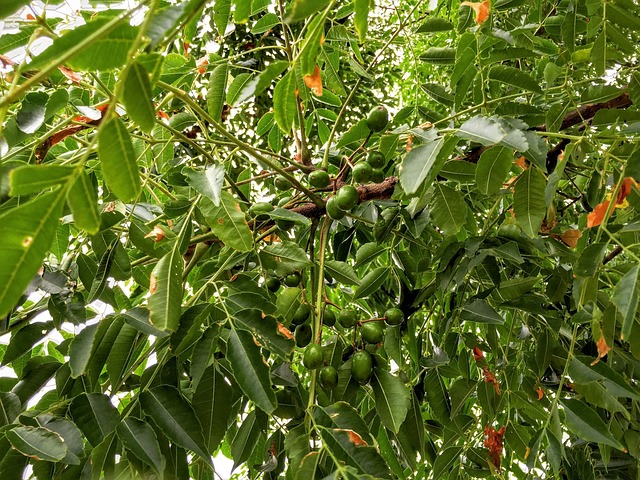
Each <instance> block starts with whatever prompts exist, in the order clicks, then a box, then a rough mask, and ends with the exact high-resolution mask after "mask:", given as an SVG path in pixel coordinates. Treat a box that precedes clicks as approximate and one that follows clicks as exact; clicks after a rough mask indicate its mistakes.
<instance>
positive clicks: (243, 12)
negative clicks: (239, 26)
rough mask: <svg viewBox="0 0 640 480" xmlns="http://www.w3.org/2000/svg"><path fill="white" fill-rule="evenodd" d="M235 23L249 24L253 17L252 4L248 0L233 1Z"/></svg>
mask: <svg viewBox="0 0 640 480" xmlns="http://www.w3.org/2000/svg"><path fill="white" fill-rule="evenodd" d="M233 5H234V10H233V21H234V22H235V23H247V21H248V20H249V16H250V15H251V2H247V1H246V0H233Z"/></svg>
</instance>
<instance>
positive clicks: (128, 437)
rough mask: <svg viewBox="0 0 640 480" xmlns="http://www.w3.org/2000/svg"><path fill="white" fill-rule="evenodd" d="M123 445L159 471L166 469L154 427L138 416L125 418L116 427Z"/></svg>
mask: <svg viewBox="0 0 640 480" xmlns="http://www.w3.org/2000/svg"><path fill="white" fill-rule="evenodd" d="M116 433H117V434H118V438H119V439H120V441H121V442H122V445H123V446H124V447H125V448H126V449H127V450H130V451H131V452H132V453H133V454H134V455H135V456H136V457H138V458H139V459H140V460H142V461H143V462H144V463H146V464H147V465H149V466H150V467H152V468H153V469H154V470H155V471H156V472H157V473H159V474H160V473H161V472H162V471H163V470H164V464H165V461H164V457H163V456H162V452H161V451H160V446H159V445H158V438H157V436H156V432H154V431H153V428H151V426H150V425H149V424H148V423H146V422H143V421H142V420H139V419H137V418H133V417H128V418H125V419H124V420H123V421H122V422H120V424H119V425H118V426H117V428H116Z"/></svg>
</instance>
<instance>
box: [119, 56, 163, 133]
mask: <svg viewBox="0 0 640 480" xmlns="http://www.w3.org/2000/svg"><path fill="white" fill-rule="evenodd" d="M152 96H153V95H152V93H151V81H150V80H149V73H148V72H147V69H146V68H144V67H143V66H142V65H141V64H140V63H138V62H133V63H132V64H131V65H129V67H128V68H127V69H126V70H125V72H124V74H123V78H122V103H123V104H124V106H125V108H126V109H127V114H128V115H129V118H131V120H133V121H134V122H135V123H136V124H137V125H138V126H139V127H140V129H141V130H142V131H144V132H150V131H151V129H152V128H153V126H154V125H155V121H156V112H155V108H154V107H153V102H152Z"/></svg>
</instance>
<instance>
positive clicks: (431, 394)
mask: <svg viewBox="0 0 640 480" xmlns="http://www.w3.org/2000/svg"><path fill="white" fill-rule="evenodd" d="M424 389H425V393H426V394H427V401H428V402H429V407H430V408H431V410H432V411H433V413H434V414H435V416H436V418H437V419H438V420H440V422H442V423H443V424H446V423H447V422H449V421H450V420H451V400H450V399H449V394H448V393H447V389H446V388H445V386H444V382H443V381H442V376H441V375H440V373H439V372H438V369H437V368H431V369H429V370H427V374H426V376H425V378H424Z"/></svg>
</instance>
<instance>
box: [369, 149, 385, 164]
mask: <svg viewBox="0 0 640 480" xmlns="http://www.w3.org/2000/svg"><path fill="white" fill-rule="evenodd" d="M367 163H368V164H369V165H371V168H382V167H384V166H385V165H386V164H387V159H386V158H385V156H384V153H382V152H379V151H378V150H374V151H372V152H369V155H367Z"/></svg>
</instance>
